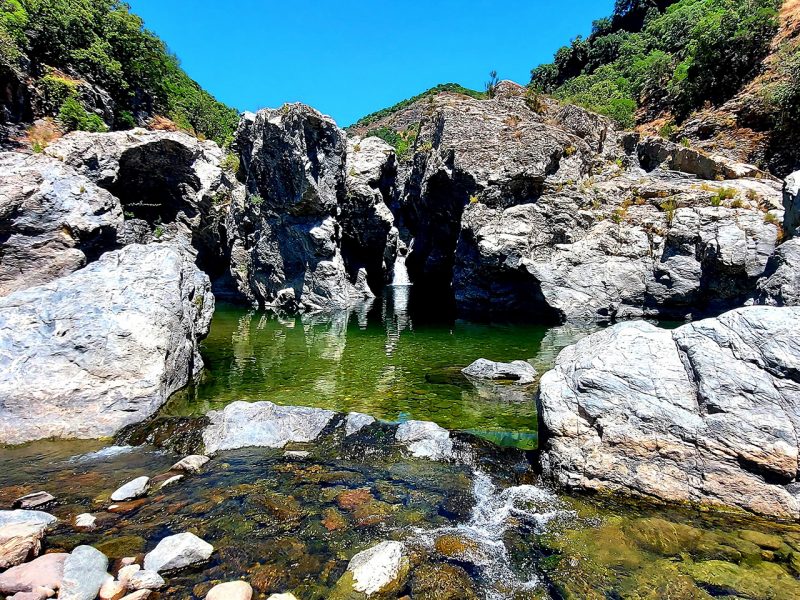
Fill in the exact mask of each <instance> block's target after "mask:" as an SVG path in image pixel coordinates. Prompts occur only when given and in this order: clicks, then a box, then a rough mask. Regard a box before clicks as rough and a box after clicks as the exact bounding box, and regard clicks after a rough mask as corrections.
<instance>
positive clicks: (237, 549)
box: [0, 286, 800, 600]
mask: <svg viewBox="0 0 800 600" xmlns="http://www.w3.org/2000/svg"><path fill="white" fill-rule="evenodd" d="M412 289H413V288H410V287H403V286H398V287H393V288H390V290H389V292H387V295H386V296H385V297H384V298H379V299H377V300H376V301H375V302H374V303H373V304H372V305H371V306H369V307H362V308H361V309H360V310H354V311H350V312H345V313H340V314H337V315H333V316H327V317H321V316H306V317H303V318H297V319H295V318H291V319H287V318H280V317H277V316H275V315H269V314H266V313H263V312H258V311H252V310H249V309H244V308H240V307H233V306H225V305H222V306H220V307H219V309H218V311H217V313H216V315H215V317H214V322H213V326H212V331H211V334H210V336H209V338H208V339H207V340H206V341H205V343H204V346H203V354H204V357H205V359H206V362H207V367H208V370H207V372H206V374H205V375H204V377H203V379H202V381H200V382H199V383H198V384H197V385H195V386H193V387H191V388H189V389H187V390H184V391H183V392H181V393H179V394H177V395H176V396H175V397H174V398H173V399H172V400H171V401H170V403H169V404H168V406H166V407H165V409H164V414H165V415H201V414H204V413H205V412H207V411H208V410H211V409H217V408H221V407H223V406H224V405H225V404H227V403H228V402H231V401H233V400H238V399H244V400H260V399H265V400H271V401H274V402H278V403H282V404H299V405H313V406H320V407H325V408H331V409H336V410H339V411H350V410H359V411H361V412H366V413H370V414H373V415H375V416H378V417H380V418H382V419H384V420H387V421H402V420H405V419H411V418H414V419H427V420H433V421H436V422H438V423H439V424H441V425H443V426H445V427H448V428H451V429H457V430H464V431H470V432H477V433H479V434H480V435H481V436H482V437H485V438H489V439H491V440H493V441H496V442H499V443H500V444H502V445H505V446H515V447H517V448H522V449H528V448H532V447H535V445H536V409H535V401H534V398H533V394H532V390H530V389H525V388H519V387H516V386H507V385H495V384H493V385H477V384H475V383H473V382H470V381H468V380H467V379H466V378H464V377H463V376H462V375H461V374H460V368H462V367H464V366H466V365H467V364H469V363H470V362H471V361H473V360H474V359H476V358H479V357H487V358H492V359H495V360H514V359H526V360H529V361H530V362H531V363H532V364H534V365H535V366H536V368H537V369H538V370H539V372H543V371H544V370H545V369H547V368H548V367H549V366H551V365H552V363H553V361H554V360H555V356H556V355H557V353H558V351H559V350H560V349H561V348H563V347H564V346H565V345H567V344H569V343H572V342H574V341H575V340H577V339H579V338H580V337H582V336H584V335H586V334H587V333H588V332H589V331H590V330H587V329H581V328H575V327H566V326H565V327H557V328H550V329H548V328H544V327H540V326H535V325H520V324H516V325H505V324H476V323H466V322H460V321H455V320H451V319H449V318H447V317H446V316H442V315H434V316H433V317H431V316H430V315H427V314H426V313H425V311H415V310H414V299H413V297H411V296H410V295H409V294H410V292H411V290H412ZM351 446H353V448H355V447H358V448H356V450H358V452H360V454H358V455H357V452H356V450H354V449H353V448H348V447H347V446H344V447H337V446H335V445H331V444H327V443H317V444H307V445H295V446H292V447H290V448H289V449H292V450H306V451H309V452H310V454H309V455H308V456H307V457H299V456H298V455H296V454H295V455H292V454H285V453H284V450H272V449H257V448H251V449H242V450H236V451H229V452H222V453H220V454H218V455H216V456H215V457H214V459H213V460H212V461H211V463H209V465H208V466H207V467H206V468H205V469H204V470H203V472H202V473H200V474H198V475H192V476H188V477H187V478H186V479H184V480H183V481H181V482H179V483H178V484H176V485H174V486H171V487H167V488H164V489H163V490H158V491H153V492H151V493H150V495H149V496H148V497H147V498H146V499H143V500H138V501H133V502H128V503H118V506H117V508H114V509H113V510H112V509H111V508H110V507H111V503H110V501H109V495H110V494H111V493H112V492H113V491H114V490H115V489H116V488H117V487H119V486H120V485H121V484H123V483H125V482H127V481H129V480H131V479H133V478H135V477H139V476H142V475H148V476H154V475H158V474H161V473H165V472H166V471H167V470H168V469H169V467H170V465H172V464H173V463H174V462H175V461H176V460H177V459H178V458H180V455H177V454H174V453H172V452H170V451H166V450H159V449H156V448H153V447H150V446H141V447H130V446H118V445H117V446H115V445H112V444H111V443H110V442H82V441H67V442H37V443H34V444H29V445H26V446H22V447H17V448H7V449H0V505H2V506H3V507H7V506H8V505H10V503H11V502H12V501H13V500H14V499H15V498H17V497H19V496H22V495H24V494H27V493H30V492H34V491H38V490H40V489H45V490H48V491H50V492H51V493H53V494H54V495H56V497H57V500H56V502H55V503H54V504H53V505H51V506H48V507H47V510H49V511H51V512H52V513H53V514H55V515H56V516H58V517H59V518H60V519H61V524H60V525H59V526H58V528H57V529H56V530H55V531H54V532H52V533H51V534H50V535H48V536H47V537H46V538H45V542H44V550H45V551H56V550H63V551H70V550H72V549H73V548H74V547H75V546H77V545H79V544H91V545H94V546H96V547H98V548H99V549H101V550H102V551H103V552H105V553H106V554H107V555H108V556H109V557H110V558H111V559H113V560H116V559H121V558H123V557H126V556H135V555H140V554H141V553H143V552H147V551H149V550H150V549H152V548H153V547H154V546H155V544H156V543H157V542H158V541H159V540H160V539H162V538H163V537H165V536H167V535H170V534H173V533H180V532H183V531H192V532H194V533H196V534H197V535H199V536H201V537H203V538H204V539H206V540H207V541H208V542H210V543H211V544H213V545H214V547H215V552H214V554H213V555H212V558H211V560H210V561H209V562H208V563H207V564H204V565H200V566H197V567H194V568H190V569H186V570H183V571H180V572H178V573H174V574H169V575H168V576H167V581H168V587H167V588H166V589H164V590H162V591H161V592H160V593H159V594H157V595H154V596H151V598H154V599H160V598H165V599H173V598H175V599H184V598H186V599H200V598H203V597H205V594H206V593H207V591H208V589H209V588H210V587H211V586H212V585H213V583H216V582H219V581H226V580H232V579H239V578H244V579H246V580H247V581H249V582H251V583H252V584H253V586H254V587H255V589H256V594H257V595H256V598H259V599H261V598H267V597H268V596H269V594H272V593H282V592H289V591H291V592H293V593H294V594H295V595H296V596H297V598H299V599H300V600H317V599H320V600H321V599H323V598H328V599H331V600H337V599H338V600H341V599H344V598H357V597H359V596H358V595H353V594H352V593H350V594H348V593H343V592H342V589H341V587H340V582H341V581H342V577H343V574H344V573H345V569H346V567H347V564H348V561H349V559H350V558H352V556H353V555H354V554H355V553H356V552H359V551H361V550H364V549H366V548H369V547H370V546H372V545H374V544H375V543H378V542H380V541H384V540H387V539H396V540H402V541H404V542H405V543H406V546H407V547H408V548H409V549H410V568H411V570H410V573H409V576H408V578H407V580H406V581H405V583H404V584H403V585H402V586H401V587H399V588H398V589H396V590H394V591H393V592H392V594H390V595H389V597H391V598H402V597H406V596H408V597H410V598H412V599H413V600H439V599H444V600H448V599H449V600H470V599H477V598H486V599H490V600H505V599H508V600H524V599H548V598H553V599H560V598H580V599H583V598H591V599H594V598H596V599H598V600H600V599H604V600H605V599H630V600H634V599H636V600H644V599H653V600H655V599H661V598H669V599H673V600H674V599H684V598H685V599H710V598H723V599H729V600H732V599H735V598H738V599H750V600H753V599H756V600H762V599H763V600H768V599H769V600H775V599H777V600H783V599H786V600H788V599H791V598H800V581H798V579H797V575H798V573H800V527H798V526H797V525H794V524H779V523H774V522H768V521H764V520H760V519H756V518H754V517H752V516H748V515H736V514H723V513H713V512H701V511H694V510H687V509H683V510H681V509H677V508H673V507H665V506H654V505H650V504H634V503H630V502H624V501H623V500H621V499H620V498H609V497H598V498H591V497H581V496H569V495H565V494H563V493H557V492H556V491H554V490H552V489H549V488H548V487H547V486H546V485H543V484H542V483H541V482H540V481H538V480H537V478H536V476H535V474H533V473H532V472H531V471H530V470H529V469H523V468H521V467H520V465H521V464H523V463H524V461H525V453H524V452H523V451H522V450H517V449H504V450H501V449H499V448H496V447H495V446H493V445H492V444H487V443H485V442H484V443H483V445H482V446H481V447H483V448H485V454H484V455H481V456H482V457H481V458H480V459H477V458H473V459H471V460H466V459H465V460H464V461H463V462H461V463H458V464H452V463H437V462H431V461H427V460H418V459H413V458H410V457H408V456H405V455H402V454H399V453H398V452H392V453H385V452H384V453H381V452H372V451H370V450H369V449H366V450H365V449H364V448H362V447H361V444H360V442H359V443H355V444H351ZM83 512H91V513H92V514H94V515H96V516H97V518H98V528H97V529H96V530H94V531H90V532H80V531H76V530H75V529H73V528H72V527H71V525H70V522H71V520H72V518H74V516H75V515H77V514H80V513H83Z"/></svg>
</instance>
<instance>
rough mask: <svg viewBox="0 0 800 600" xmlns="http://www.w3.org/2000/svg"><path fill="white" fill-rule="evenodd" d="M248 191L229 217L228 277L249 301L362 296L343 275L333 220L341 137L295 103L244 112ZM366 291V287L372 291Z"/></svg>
mask: <svg viewBox="0 0 800 600" xmlns="http://www.w3.org/2000/svg"><path fill="white" fill-rule="evenodd" d="M236 148H237V150H238V152H239V155H240V157H241V160H242V165H243V166H242V168H243V170H244V172H245V174H246V175H245V177H246V185H247V189H248V193H247V194H241V195H238V196H235V197H234V199H233V203H232V205H231V209H230V214H229V218H228V227H227V229H228V233H229V237H230V254H231V275H232V277H233V278H234V280H235V281H236V283H237V285H238V287H239V290H240V291H241V293H242V294H243V295H244V296H245V297H247V298H248V299H249V300H250V301H252V302H254V303H258V304H261V305H273V306H278V307H279V308H283V307H287V308H289V309H294V308H299V309H301V310H307V311H316V310H330V309H337V308H346V307H348V306H351V305H353V304H355V303H357V302H358V301H359V300H360V299H362V297H363V292H360V291H359V290H357V289H356V288H355V286H354V285H353V284H354V282H355V279H354V277H355V275H354V276H353V279H351V278H350V277H348V273H347V270H346V268H345V264H344V260H343V258H342V253H341V237H342V234H341V226H340V224H339V222H338V221H337V219H336V216H337V213H338V210H339V201H340V200H341V199H343V198H344V193H345V175H344V165H345V151H346V144H345V135H344V132H343V131H341V130H340V129H339V128H338V127H337V126H336V124H335V123H334V122H333V120H331V119H330V118H329V117H325V116H323V115H321V114H320V113H318V112H317V111H315V110H313V109H311V108H309V107H307V106H303V105H301V104H291V105H285V106H284V107H283V108H280V109H277V110H262V111H259V112H258V113H257V114H252V113H249V114H245V115H244V117H243V118H242V120H241V122H240V124H239V129H238V131H237V135H236ZM370 295H371V293H370Z"/></svg>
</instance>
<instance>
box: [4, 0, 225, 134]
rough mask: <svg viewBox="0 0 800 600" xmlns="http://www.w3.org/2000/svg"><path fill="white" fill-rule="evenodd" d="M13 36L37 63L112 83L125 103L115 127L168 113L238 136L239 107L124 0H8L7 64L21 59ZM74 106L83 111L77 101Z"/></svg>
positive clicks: (198, 128) (196, 129)
mask: <svg viewBox="0 0 800 600" xmlns="http://www.w3.org/2000/svg"><path fill="white" fill-rule="evenodd" d="M9 39H12V40H16V50H17V51H20V50H21V49H24V50H25V52H26V53H27V54H28V57H29V58H30V59H31V61H32V64H34V65H49V66H50V67H53V68H55V69H58V70H61V71H65V72H72V71H77V72H78V73H80V74H81V76H82V77H84V78H85V79H86V80H87V81H89V82H90V83H92V84H94V85H97V86H99V87H101V88H103V89H105V90H106V91H108V92H109V94H111V97H112V99H113V100H114V104H115V106H116V107H117V111H116V115H115V122H114V123H113V125H114V126H115V127H119V128H130V127H131V126H133V125H135V123H136V118H137V117H138V118H142V117H144V118H147V117H149V116H154V115H157V114H161V115H165V116H168V117H169V118H170V119H172V120H173V121H175V122H176V123H178V124H179V125H180V126H181V127H183V128H184V129H186V130H188V131H190V132H192V133H195V134H197V135H198V136H205V137H208V138H211V139H214V140H216V141H217V142H219V143H221V144H227V143H228V142H229V141H230V140H231V139H232V137H233V133H234V131H235V128H236V125H237V123H238V113H237V112H236V111H235V110H234V109H231V108H228V107H226V106H225V105H223V104H221V103H219V102H217V101H216V100H215V99H214V98H213V97H212V96H210V95H209V94H208V93H207V92H205V91H204V90H203V89H202V88H200V86H199V85H198V84H197V83H196V82H194V81H192V80H191V79H190V78H189V76H188V75H187V74H186V73H185V72H184V71H183V70H182V69H181V67H180V64H179V62H178V60H177V58H175V56H173V55H172V54H171V53H170V52H169V51H168V50H167V48H166V46H165V44H164V42H162V41H161V40H160V39H158V38H157V37H156V36H155V35H154V34H153V33H151V32H150V31H148V30H147V29H145V28H144V24H143V22H142V20H141V18H139V17H138V16H136V15H134V14H133V13H131V12H130V8H129V7H128V5H127V4H125V3H124V2H121V1H120V0H0V63H2V64H6V63H8V62H10V61H11V60H12V59H13V56H11V54H13V50H14V48H11V47H10V46H9V44H8V40H9ZM9 53H11V54H9ZM45 77H46V76H45ZM48 83H52V82H48ZM51 91H53V90H51ZM67 108H68V110H72V111H73V112H76V111H75V108H76V107H75V106H74V104H72V103H71V104H70V106H68V107H67ZM72 117H73V118H75V117H77V114H74V115H72Z"/></svg>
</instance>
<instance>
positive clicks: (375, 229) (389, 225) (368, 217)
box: [339, 137, 399, 289]
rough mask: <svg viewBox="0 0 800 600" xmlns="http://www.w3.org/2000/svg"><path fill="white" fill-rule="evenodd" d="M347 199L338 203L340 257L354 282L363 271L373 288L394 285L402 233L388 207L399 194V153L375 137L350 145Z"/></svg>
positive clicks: (357, 138)
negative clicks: (395, 188) (397, 156)
mask: <svg viewBox="0 0 800 600" xmlns="http://www.w3.org/2000/svg"><path fill="white" fill-rule="evenodd" d="M345 170H346V173H347V178H346V180H345V195H344V198H343V200H342V201H341V202H340V206H341V213H340V216H339V221H340V222H341V224H342V255H343V256H344V260H345V265H346V266H347V270H348V273H349V274H350V276H351V278H352V277H353V276H354V275H356V274H357V273H358V271H359V269H364V270H365V271H366V272H367V274H368V276H369V280H368V283H369V285H370V287H371V288H374V289H380V288H381V287H383V286H384V285H386V284H388V283H391V277H392V269H393V267H394V263H395V260H396V258H397V251H398V241H399V233H398V231H397V228H396V227H395V226H394V215H393V214H392V211H391V210H390V209H389V206H388V205H387V201H391V198H392V196H393V195H394V193H395V190H394V188H393V186H394V182H395V179H396V175H397V163H396V159H395V151H394V148H392V147H391V146H390V145H389V144H387V143H386V142H384V141H383V140H381V139H380V138H376V137H367V138H363V139H362V138H359V137H352V138H348V140H347V163H346V165H345Z"/></svg>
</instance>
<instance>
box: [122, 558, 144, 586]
mask: <svg viewBox="0 0 800 600" xmlns="http://www.w3.org/2000/svg"><path fill="white" fill-rule="evenodd" d="M123 560H125V559H123ZM141 568H142V567H140V566H139V565H137V564H129V565H125V566H124V567H122V568H121V569H120V570H119V572H118V573H117V579H119V580H120V581H121V582H122V583H124V584H125V586H126V587H130V586H129V585H128V584H129V582H130V580H131V577H133V575H134V574H136V573H138V572H139V571H140V570H141Z"/></svg>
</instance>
